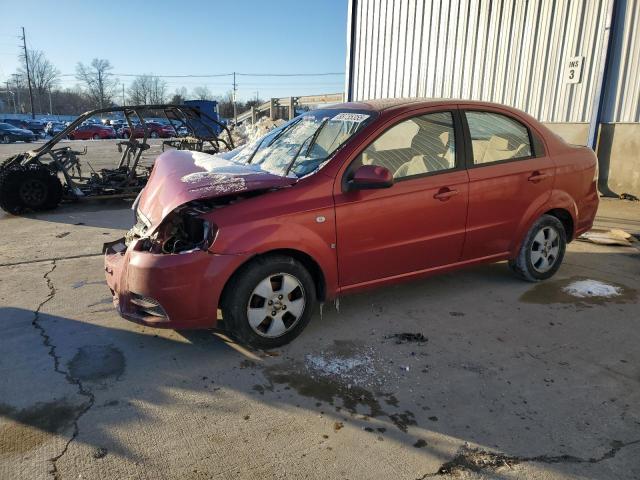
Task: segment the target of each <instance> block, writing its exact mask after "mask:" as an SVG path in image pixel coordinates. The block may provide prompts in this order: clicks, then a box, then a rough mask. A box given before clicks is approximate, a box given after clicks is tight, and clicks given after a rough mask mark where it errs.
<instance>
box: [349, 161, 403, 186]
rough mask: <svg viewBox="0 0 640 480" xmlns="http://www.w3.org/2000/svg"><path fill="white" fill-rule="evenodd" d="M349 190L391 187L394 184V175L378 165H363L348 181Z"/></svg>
mask: <svg viewBox="0 0 640 480" xmlns="http://www.w3.org/2000/svg"><path fill="white" fill-rule="evenodd" d="M348 185H349V190H365V189H373V188H389V187H390V186H392V185H393V175H391V172H390V171H389V170H388V169H387V168H385V167H380V166H378V165H362V166H361V167H359V168H358V169H357V170H356V172H355V173H354V175H353V178H352V179H351V180H349V182H348Z"/></svg>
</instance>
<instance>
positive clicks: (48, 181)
mask: <svg viewBox="0 0 640 480" xmlns="http://www.w3.org/2000/svg"><path fill="white" fill-rule="evenodd" d="M149 112H160V113H161V115H162V116H164V118H165V119H166V121H168V122H169V125H171V127H172V128H173V130H174V131H175V132H176V138H174V139H171V140H165V141H164V142H163V144H162V149H163V150H164V148H165V147H166V146H170V147H173V148H176V149H180V150H197V151H203V152H206V153H218V152H220V151H226V150H233V148H234V144H233V140H232V137H231V133H230V132H229V129H228V128H227V126H226V125H225V124H223V123H222V122H219V121H218V120H216V119H214V118H211V117H210V116H208V115H207V114H205V113H204V112H202V111H200V110H199V109H198V108H197V107H193V106H186V105H170V104H168V105H134V106H123V107H109V108H103V109H98V110H91V111H89V112H86V113H84V114H82V115H80V116H79V117H78V118H76V119H75V120H74V121H73V122H71V123H70V124H69V125H68V126H67V128H65V129H64V130H62V131H61V132H59V133H58V134H57V135H55V136H54V137H53V138H52V139H51V140H49V141H48V142H46V143H45V144H44V145H42V146H41V147H39V148H37V149H34V150H30V151H26V152H23V153H19V154H17V155H13V156H12V157H10V158H8V159H6V160H5V161H4V162H3V163H2V164H0V208H2V209H3V210H5V211H7V212H9V213H12V214H20V213H23V212H26V211H30V210H32V211H37V210H48V209H53V208H55V207H57V206H58V204H59V203H60V202H61V201H65V200H66V201H77V200H81V199H105V198H127V197H135V196H136V195H138V193H139V192H140V191H141V190H142V188H144V186H145V184H146V182H147V180H148V178H149V174H150V172H151V169H152V168H153V166H143V165H141V164H140V158H141V156H142V153H143V152H144V151H145V150H148V149H149V148H150V145H149V143H147V140H148V139H149V136H150V135H149V128H148V127H147V126H146V122H147V121H146V120H145V117H146V114H147V113H149ZM118 113H121V114H122V115H123V117H124V119H125V120H126V123H127V125H128V130H129V138H128V139H125V140H122V141H120V142H118V143H117V144H116V146H117V148H118V151H119V153H120V159H119V161H118V163H117V164H116V165H115V167H114V168H101V169H100V170H99V171H96V170H94V169H93V168H92V167H91V165H90V164H88V163H87V165H88V167H89V169H90V172H89V173H88V174H87V173H85V172H83V163H82V162H81V161H80V158H79V157H81V156H83V155H86V153H87V147H86V146H85V147H84V148H83V149H74V148H73V147H72V146H71V145H64V146H58V144H59V143H60V142H61V141H63V140H66V139H67V138H69V135H70V134H71V133H72V132H74V131H75V130H76V128H77V127H79V126H81V125H83V124H84V123H85V122H87V120H89V119H90V118H92V117H95V116H98V115H100V116H104V115H106V114H118ZM136 126H137V127H138V128H137V129H136V128H135V127H136ZM140 127H142V130H143V134H142V138H139V135H136V132H137V131H139V130H140ZM184 129H186V131H187V132H188V133H187V135H186V136H182V137H179V136H178V131H179V130H184ZM223 133H224V135H223ZM224 137H226V138H224Z"/></svg>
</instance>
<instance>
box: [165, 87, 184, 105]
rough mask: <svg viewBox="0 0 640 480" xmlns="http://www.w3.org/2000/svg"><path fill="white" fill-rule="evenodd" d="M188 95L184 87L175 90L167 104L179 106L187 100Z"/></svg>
mask: <svg viewBox="0 0 640 480" xmlns="http://www.w3.org/2000/svg"><path fill="white" fill-rule="evenodd" d="M187 96H188V93H187V89H186V88H185V87H180V88H176V91H175V92H173V96H172V97H171V100H170V101H169V103H171V104H173V105H180V104H182V103H183V102H184V101H185V100H186V99H187Z"/></svg>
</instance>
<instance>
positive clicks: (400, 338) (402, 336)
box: [384, 333, 429, 345]
mask: <svg viewBox="0 0 640 480" xmlns="http://www.w3.org/2000/svg"><path fill="white" fill-rule="evenodd" d="M384 338H395V339H396V343H397V344H398V345H400V344H403V343H425V342H427V341H428V340H429V339H428V338H427V337H425V336H424V335H423V334H422V333H394V334H391V335H387V336H385V337H384Z"/></svg>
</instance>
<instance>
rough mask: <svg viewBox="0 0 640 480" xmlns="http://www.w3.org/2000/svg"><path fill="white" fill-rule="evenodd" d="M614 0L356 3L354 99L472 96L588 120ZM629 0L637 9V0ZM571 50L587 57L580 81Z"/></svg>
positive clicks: (560, 118)
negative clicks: (570, 77)
mask: <svg viewBox="0 0 640 480" xmlns="http://www.w3.org/2000/svg"><path fill="white" fill-rule="evenodd" d="M612 1H613V0H356V1H355V4H354V5H355V8H353V7H352V11H351V13H352V15H353V23H352V25H353V32H352V36H351V41H352V52H351V54H352V61H353V63H352V64H351V68H350V78H349V79H348V80H347V83H348V85H351V87H352V90H351V98H352V99H353V100H366V99H370V98H386V97H404V96H408V97H415V96H423V97H435V98H437V97H444V98H470V99H475V100H487V101H493V102H498V103H503V104H508V105H512V106H514V107H517V108H520V109H522V110H525V111H527V112H529V113H530V114H532V115H533V116H535V117H537V118H538V119H540V120H542V121H545V122H571V123H573V122H589V120H590V117H591V114H592V108H593V102H594V101H595V99H594V96H595V95H594V92H595V90H596V84H597V82H598V78H599V72H601V70H602V68H603V67H604V65H601V62H602V58H603V57H602V55H601V52H602V49H603V36H604V35H603V33H604V29H605V25H606V20H607V18H606V17H607V11H608V8H609V4H610V2H612ZM630 2H632V3H633V4H634V5H635V7H634V8H636V9H637V4H638V3H639V2H640V0H630ZM635 22H636V23H637V22H640V18H638V17H637V16H636V20H635ZM631 25H633V23H631ZM630 28H636V31H637V27H630ZM634 42H635V43H633V48H635V50H633V52H635V53H631V55H635V60H634V62H632V63H633V65H634V67H633V68H635V70H633V69H630V70H629V72H630V73H629V75H627V76H626V77H625V79H624V80H623V79H621V80H620V81H621V82H625V83H621V86H620V89H619V91H620V92H624V89H625V88H628V87H629V83H632V82H634V81H635V82H636V83H635V88H636V90H640V82H638V76H637V73H638V70H637V66H638V64H639V63H640V59H639V58H638V57H639V56H640V55H638V49H640V46H638V41H637V36H636V40H635V41H634ZM576 56H584V65H583V70H582V78H581V82H580V83H567V82H566V81H565V74H566V71H565V70H566V68H567V64H568V60H569V58H571V57H576ZM632 72H635V75H633V73H632ZM636 95H637V94H636ZM635 98H636V99H637V96H636V97H635ZM630 102H631V103H633V100H631V101H630ZM635 106H636V107H637V101H636V103H635ZM627 109H632V107H625V109H624V111H625V112H627ZM636 110H637V109H636ZM625 114H626V113H625ZM635 115H637V112H635ZM636 121H637V120H636Z"/></svg>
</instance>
